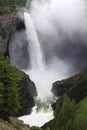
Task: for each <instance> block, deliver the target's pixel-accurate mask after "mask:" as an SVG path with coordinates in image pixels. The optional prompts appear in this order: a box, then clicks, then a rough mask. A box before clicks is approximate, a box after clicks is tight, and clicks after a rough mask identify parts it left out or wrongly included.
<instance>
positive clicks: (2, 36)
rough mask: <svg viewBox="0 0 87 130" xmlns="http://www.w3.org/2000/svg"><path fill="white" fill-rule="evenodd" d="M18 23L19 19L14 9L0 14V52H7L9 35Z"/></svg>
mask: <svg viewBox="0 0 87 130" xmlns="http://www.w3.org/2000/svg"><path fill="white" fill-rule="evenodd" d="M19 23H20V19H19V18H18V15H17V11H16V10H15V9H14V10H12V11H11V12H7V13H5V14H3V15H0V54H2V55H3V54H5V53H6V52H7V43H8V41H9V36H10V34H12V33H13V32H14V31H15V30H16V28H17V26H18V24H19Z"/></svg>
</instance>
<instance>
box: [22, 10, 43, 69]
mask: <svg viewBox="0 0 87 130" xmlns="http://www.w3.org/2000/svg"><path fill="white" fill-rule="evenodd" d="M24 20H25V26H26V34H27V40H28V43H29V55H30V63H31V67H32V69H40V68H42V67H43V61H42V52H41V48H40V43H39V41H38V38H37V34H36V31H35V28H34V25H33V22H32V19H31V17H30V14H29V13H26V12H24Z"/></svg>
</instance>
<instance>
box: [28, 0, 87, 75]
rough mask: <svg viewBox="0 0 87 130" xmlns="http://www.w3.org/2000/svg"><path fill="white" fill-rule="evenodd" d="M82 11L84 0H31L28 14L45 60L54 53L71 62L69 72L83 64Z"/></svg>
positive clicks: (86, 36)
mask: <svg viewBox="0 0 87 130" xmlns="http://www.w3.org/2000/svg"><path fill="white" fill-rule="evenodd" d="M86 12H87V2H86V1H84V0H43V1H42V0H41V1H40V0H37V1H36V0H33V1H31V8H30V14H31V17H32V19H33V22H34V25H35V28H36V31H37V33H38V38H39V41H40V44H41V47H42V51H43V55H44V60H45V62H46V63H47V64H50V60H52V59H54V57H56V58H58V59H60V60H62V61H63V62H65V63H66V64H67V65H68V66H72V70H70V71H71V73H72V72H73V71H75V72H76V71H77V72H78V71H81V70H83V69H85V68H87V60H86V59H87V26H86V23H87V13H86ZM70 69H71V67H70Z"/></svg>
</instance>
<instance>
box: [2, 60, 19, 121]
mask: <svg viewBox="0 0 87 130" xmlns="http://www.w3.org/2000/svg"><path fill="white" fill-rule="evenodd" d="M18 81H20V78H19V75H18V73H17V70H16V68H15V67H14V66H12V65H11V64H9V60H8V59H4V58H0V117H1V118H4V119H8V117H9V116H12V115H15V114H17V112H18V110H19V108H20V102H19V92H18V87H17V84H18Z"/></svg>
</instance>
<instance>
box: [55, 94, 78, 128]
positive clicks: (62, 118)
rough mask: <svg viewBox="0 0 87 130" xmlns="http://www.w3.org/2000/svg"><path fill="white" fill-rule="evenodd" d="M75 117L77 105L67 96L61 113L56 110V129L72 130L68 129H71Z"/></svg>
mask: <svg viewBox="0 0 87 130" xmlns="http://www.w3.org/2000/svg"><path fill="white" fill-rule="evenodd" d="M56 109H59V108H56ZM74 117H75V103H74V102H71V100H70V99H69V97H67V96H65V97H64V102H63V105H62V107H61V109H60V111H59V110H58V111H57V110H56V113H55V129H59V130H71V129H69V128H68V127H70V125H71V124H72V122H73V119H74ZM72 130H73V129H72Z"/></svg>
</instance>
